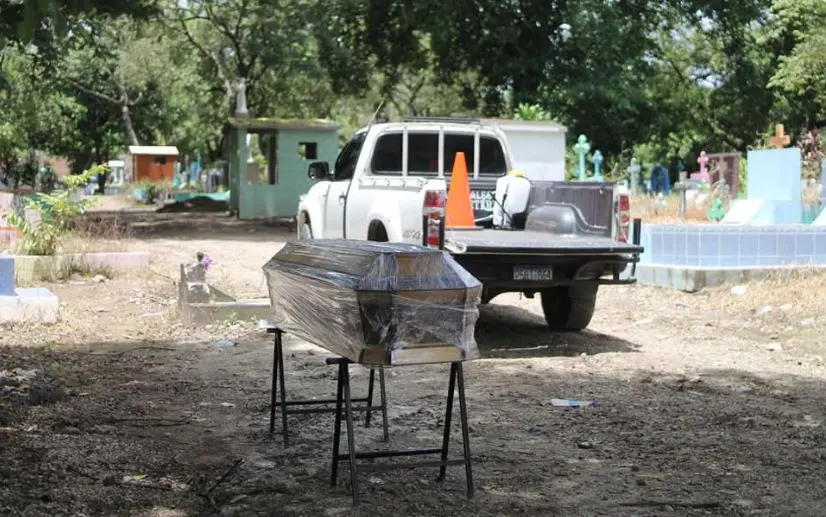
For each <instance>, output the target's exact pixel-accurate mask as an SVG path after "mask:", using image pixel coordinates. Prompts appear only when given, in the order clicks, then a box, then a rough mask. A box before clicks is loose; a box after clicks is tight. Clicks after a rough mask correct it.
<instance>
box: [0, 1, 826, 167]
mask: <svg viewBox="0 0 826 517" xmlns="http://www.w3.org/2000/svg"><path fill="white" fill-rule="evenodd" d="M825 16H826V4H824V2H823V1H822V0H756V1H755V0H729V1H726V2H719V1H718V2H706V1H700V0H679V1H678V0H665V1H656V2H655V1H653V0H638V1H634V2H605V1H603V0H582V1H579V2H551V3H548V2H545V3H542V2H502V1H499V0H474V1H470V0H457V1H455V2H437V1H436V0H421V1H419V2H414V3H411V2H405V1H402V0H383V1H381V2H379V1H377V0H369V1H362V0H329V1H326V2H319V1H317V0H224V1H221V2H217V1H215V0H193V1H188V2H183V3H182V2H177V1H173V0H124V1H122V2H108V3H107V2H102V0H82V1H80V0H78V1H76V0H0V114H2V117H0V173H3V172H2V171H3V169H4V168H5V170H8V171H11V170H14V171H19V170H20V169H19V167H20V164H21V163H23V162H24V161H25V159H26V156H27V154H28V153H29V151H31V150H33V149H36V150H38V151H44V152H48V153H51V154H54V155H58V156H65V157H68V158H70V159H71V160H72V161H73V163H74V165H73V167H74V170H76V171H78V172H79V171H81V170H83V169H85V168H87V167H88V166H89V165H90V164H92V163H105V162H106V161H107V160H108V159H110V158H115V157H118V156H120V155H121V154H122V153H123V152H124V151H125V149H126V146H127V145H130V144H135V143H140V144H146V145H148V144H161V143H169V144H173V145H176V146H178V148H179V149H180V151H181V153H182V155H183V157H186V156H187V155H189V156H192V155H194V154H195V153H199V154H200V156H202V157H204V158H205V159H204V162H205V163H204V164H205V165H209V164H211V163H214V162H216V161H218V160H220V159H221V158H222V157H223V155H224V154H225V149H226V146H225V142H224V141H223V140H224V133H223V129H224V123H225V121H226V118H227V117H228V116H229V115H230V114H231V113H232V112H233V110H234V107H235V96H236V90H235V88H236V85H237V84H238V81H239V80H240V79H243V80H244V82H245V84H246V96H247V103H248V108H249V111H250V113H251V115H253V116H256V117H276V116H277V117H284V118H288V117H296V118H315V117H326V118H333V119H335V120H336V121H338V122H339V123H340V124H341V126H342V133H343V136H344V137H346V136H349V134H350V133H351V132H352V131H353V130H355V129H356V128H357V127H359V126H361V125H363V124H365V123H366V122H367V121H368V120H370V118H371V117H372V115H373V113H374V111H375V110H376V109H377V107H378V106H379V105H380V104H382V109H381V110H380V111H379V113H378V118H379V119H384V118H393V117H396V116H399V115H431V116H437V115H459V114H469V113H472V114H476V115H482V116H497V117H498V116H513V117H515V118H517V119H522V120H551V119H553V120H554V121H556V122H559V123H561V124H564V125H565V126H567V127H568V128H569V137H575V136H577V135H579V134H585V135H586V136H587V137H588V138H589V140H590V141H591V142H592V147H593V149H599V150H600V151H601V152H602V153H603V155H604V156H605V173H606V174H609V173H613V175H614V177H622V176H623V175H624V171H625V169H627V166H628V162H629V161H630V158H631V156H632V155H633V154H636V155H637V156H638V158H640V160H641V161H642V162H643V163H644V164H645V165H646V166H647V167H650V165H652V164H654V163H662V164H663V165H667V166H669V167H671V169H672V171H673V170H674V163H676V161H677V160H678V159H679V160H682V161H683V162H684V163H685V164H687V166H688V168H689V170H690V171H693V170H696V156H697V154H698V153H699V151H701V150H705V151H706V152H708V153H713V152H724V151H733V150H737V151H740V152H744V151H745V150H747V149H748V148H749V146H751V145H753V144H755V143H756V142H758V141H759V139H760V137H761V135H762V134H763V133H764V131H765V130H766V128H770V127H773V125H774V124H775V123H783V124H785V125H786V127H787V128H788V130H789V131H797V130H798V128H800V127H802V126H806V127H807V128H811V127H819V126H824V125H826V93H824V92H826V51H824V50H823V49H826V32H825V31H824V30H823V29H822V23H820V21H821V20H822V19H823V18H824V17H825ZM563 24H565V25H567V26H568V27H569V28H570V31H569V32H567V33H566V32H565V31H560V27H561V26H562V25H563ZM28 43H31V44H30V45H29V44H28ZM571 139H572V138H571ZM566 161H570V157H566ZM12 166H13V167H15V168H14V169H12ZM568 170H573V167H569V168H568ZM14 174H17V172H15V173H14Z"/></svg>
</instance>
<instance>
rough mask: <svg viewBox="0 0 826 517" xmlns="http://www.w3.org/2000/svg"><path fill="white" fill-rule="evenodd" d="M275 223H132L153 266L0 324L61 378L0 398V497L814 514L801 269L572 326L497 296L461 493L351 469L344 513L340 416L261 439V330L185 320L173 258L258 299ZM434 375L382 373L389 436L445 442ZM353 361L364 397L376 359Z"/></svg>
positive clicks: (360, 433) (59, 506)
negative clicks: (57, 315)
mask: <svg viewBox="0 0 826 517" xmlns="http://www.w3.org/2000/svg"><path fill="white" fill-rule="evenodd" d="M285 238H289V235H287V234H285V233H284V232H283V231H282V230H277V229H275V228H270V227H264V226H241V225H238V226H234V227H232V228H229V229H228V228H226V227H225V226H220V227H219V226H216V225H214V224H212V223H209V222H207V223H204V224H203V225H202V227H199V229H197V230H192V231H190V232H189V233H183V232H182V230H181V229H180V228H177V229H169V228H166V229H164V230H162V231H160V230H159V231H153V232H144V233H143V234H142V235H140V236H139V237H135V238H133V239H131V240H129V241H127V242H123V243H121V246H125V247H128V248H131V249H141V250H150V251H152V252H153V264H152V271H153V272H151V273H146V274H140V275H134V276H121V277H115V278H114V279H112V280H110V281H108V282H104V283H95V282H92V281H91V280H89V279H79V278H77V279H74V280H73V281H72V282H67V283H64V284H58V285H53V286H50V287H52V288H53V289H54V291H55V292H56V293H57V294H58V295H59V296H60V298H61V301H62V303H63V307H62V314H63V320H62V321H61V322H60V323H58V324H57V325H55V326H54V327H51V328H45V329H44V328H37V327H31V326H28V327H25V328H21V327H17V328H8V329H3V332H2V333H1V334H0V345H2V347H0V370H3V369H8V370H10V369H12V368H21V369H23V370H27V369H32V368H40V369H43V370H45V371H47V372H49V375H50V376H53V377H55V378H58V379H60V380H61V381H62V382H63V383H64V385H63V388H62V389H63V392H62V393H61V392H57V393H56V394H55V395H54V397H55V398H59V400H58V401H57V402H54V403H45V404H38V405H23V404H14V403H12V401H13V400H15V398H14V397H12V396H6V397H3V396H2V395H0V403H2V404H3V406H2V410H0V426H3V427H2V428H0V515H10V516H41V515H42V516H47V515H48V516H57V515H67V516H70V515H71V516H81V515H85V516H92V515H107V516H108V515H123V516H165V517H172V516H176V517H177V516H195V515H211V514H221V515H239V516H253V515H279V516H299V515H301V516H317V515H325V516H333V515H350V514H354V515H390V514H395V515H399V516H402V515H404V516H407V515H411V516H413V515H415V516H419V515H421V516H433V515H457V516H458V515H467V516H471V515H473V516H495V515H536V516H543V517H544V516H552V515H564V516H595V515H605V516H608V515H610V516H655V515H656V516H659V515H675V516H676V515H685V516H692V515H771V516H774V515H783V516H815V515H820V514H821V513H822V510H821V509H822V508H823V507H824V504H826V483H824V475H823V465H824V460H826V443H824V442H826V440H824V435H823V429H822V420H823V417H824V409H823V408H824V407H826V395H824V393H826V392H824V389H823V388H824V386H823V380H824V378H826V365H824V350H823V349H824V345H822V339H820V336H822V334H823V332H824V330H825V329H826V321H824V319H823V317H822V316H821V315H822V314H823V311H824V308H825V307H824V306H826V296H824V292H826V289H824V285H826V279H824V278H823V277H819V276H811V275H809V276H805V275H804V276H803V277H802V278H795V279H791V280H787V281H783V282H777V283H773V284H767V285H762V286H748V287H747V292H746V294H745V295H742V296H738V295H733V294H731V293H730V292H729V289H728V288H726V289H721V290H719V291H716V292H709V293H702V294H696V295H686V294H681V293H674V292H669V291H664V290H660V289H655V288H646V287H639V286H635V287H613V288H606V289H604V290H603V291H602V292H601V294H600V298H599V305H598V310H597V316H596V317H595V320H594V323H593V325H592V327H591V330H589V331H586V332H583V333H581V334H551V333H549V332H548V331H547V330H546V329H545V328H544V326H543V324H542V319H541V315H540V314H541V312H540V310H539V307H538V301H537V300H527V299H520V297H519V296H503V297H501V298H497V299H496V300H495V303H493V304H491V305H490V306H487V307H483V309H482V316H481V318H480V321H479V324H478V327H477V339H478V342H479V346H480V348H481V350H482V354H483V357H484V359H482V360H479V361H474V362H472V363H468V364H467V365H466V370H465V376H466V383H467V393H468V406H469V412H470V427H471V430H470V441H471V449H472V453H473V459H474V465H473V466H474V478H475V482H476V487H477V492H476V496H475V498H474V499H473V500H470V501H468V500H467V499H466V498H465V497H464V482H465V479H464V472H463V470H462V468H461V467H458V468H454V469H449V470H448V476H447V479H446V480H445V482H443V483H436V482H435V477H436V472H435V471H433V472H431V471H428V470H400V471H393V472H392V473H389V474H385V473H382V474H370V475H365V476H363V478H362V483H361V489H362V504H361V506H360V507H359V508H358V509H356V510H353V509H352V508H351V505H350V498H349V489H348V488H347V487H346V483H345V480H346V476H347V472H348V471H347V469H346V467H344V469H343V472H342V474H343V476H342V479H341V480H340V481H339V485H338V486H337V487H335V488H331V487H330V486H329V472H330V465H329V463H330V451H331V443H332V416H331V415H314V416H312V415H311V416H301V417H291V419H290V425H291V439H292V443H291V446H290V447H288V448H285V447H284V446H283V445H282V442H281V437H280V435H278V434H276V435H275V436H272V437H271V436H270V435H269V434H268V429H267V418H268V413H267V408H268V400H269V380H270V365H271V360H272V355H271V354H272V349H271V342H270V341H269V340H268V339H267V337H266V336H264V335H261V333H260V332H259V331H257V329H255V328H254V326H253V325H252V324H250V323H246V322H234V323H229V324H227V323H225V324H216V325H212V326H209V327H208V328H201V329H184V328H182V327H180V326H179V325H178V324H177V323H176V322H175V318H174V312H173V310H174V305H173V304H174V295H175V288H174V284H173V282H174V278H175V271H176V268H177V264H179V263H180V262H182V261H185V260H189V259H190V258H191V257H192V256H193V255H194V253H195V251H197V250H203V251H206V252H207V253H209V254H210V255H211V256H212V257H213V259H214V260H215V268H214V270H213V271H211V272H210V274H211V276H212V278H213V280H214V281H216V282H217V283H219V284H220V285H221V287H223V288H224V289H228V290H230V291H233V292H235V293H236V294H239V295H243V296H249V295H254V294H256V293H261V294H263V292H264V289H265V286H264V284H263V277H262V275H261V273H260V271H261V270H260V267H261V265H262V264H263V263H264V262H265V261H266V259H268V258H269V257H270V256H271V255H272V254H274V253H275V252H276V251H277V249H278V247H279V246H280V242H281V241H283V240H284V239H285ZM220 340H230V341H233V342H234V343H236V344H235V345H234V346H231V347H228V348H222V347H221V346H219V345H218V344H217V343H218V341H220ZM285 346H286V349H287V359H286V360H287V385H288V389H289V390H290V393H291V395H293V396H296V397H298V396H301V397H310V396H318V397H322V396H323V397H328V396H330V395H331V394H332V393H333V392H334V390H335V379H334V371H333V370H332V369H331V368H330V367H327V366H324V357H326V356H327V355H328V354H327V353H326V352H324V351H323V350H321V349H319V348H316V347H314V346H311V345H308V344H306V343H303V342H299V341H297V340H295V339H293V338H291V337H288V338H287V340H286V342H285ZM446 373H447V368H446V367H439V366H431V367H408V368H398V369H394V370H391V371H390V372H389V373H388V377H387V380H388V398H389V424H390V431H391V445H392V446H393V447H394V448H398V447H403V446H408V445H421V444H425V445H426V444H430V443H435V442H438V440H439V437H440V429H441V426H440V424H441V421H442V419H443V416H442V411H443V405H444V392H445V389H446V385H447V375H446ZM353 379H354V380H353V382H354V385H355V389H356V391H357V393H363V392H364V390H365V387H366V379H367V375H366V372H365V371H363V370H362V369H361V368H355V367H354V369H353ZM51 393H52V392H51V391H50V392H49V394H50V395H49V396H51ZM552 398H570V399H580V400H583V399H584V400H591V399H595V400H597V405H596V406H595V407H592V408H582V409H564V408H558V407H554V406H552V405H551V399H552ZM454 422H455V420H454ZM379 423H380V421H375V424H374V425H372V426H371V427H370V428H368V429H365V428H364V427H363V424H362V422H360V421H358V422H357V424H356V439H357V443H359V444H360V445H361V446H362V447H364V448H380V447H382V444H381V443H380V441H379V438H380V427H381V426H380V425H378V424H379ZM456 431H457V432H455V433H454V435H455V436H456V437H457V441H454V443H453V445H452V450H453V451H454V453H457V454H458V453H459V451H460V450H461V447H460V444H459V442H458V437H459V433H458V428H456ZM239 460H243V462H242V463H240V464H238V466H237V467H235V468H232V467H233V465H236V464H237V463H238V462H239ZM227 473H228V474H227ZM224 474H227V476H226V478H225V479H223V480H222V481H220V482H218V480H219V479H220V478H221V477H222V476H223V475H224ZM213 487H214V488H213ZM210 488H212V491H211V492H209V496H208V497H205V496H203V495H199V493H204V492H206V491H209V490H210Z"/></svg>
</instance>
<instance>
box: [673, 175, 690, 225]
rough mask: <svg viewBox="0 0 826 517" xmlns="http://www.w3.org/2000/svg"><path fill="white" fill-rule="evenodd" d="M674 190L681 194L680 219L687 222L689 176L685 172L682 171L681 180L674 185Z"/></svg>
mask: <svg viewBox="0 0 826 517" xmlns="http://www.w3.org/2000/svg"><path fill="white" fill-rule="evenodd" d="M674 190H676V191H677V192H679V193H680V219H682V220H683V221H685V213H686V208H687V207H686V204H687V199H686V198H687V196H686V191H687V190H688V175H687V174H686V172H685V171H680V179H679V180H678V181H677V183H676V184H675V185H674Z"/></svg>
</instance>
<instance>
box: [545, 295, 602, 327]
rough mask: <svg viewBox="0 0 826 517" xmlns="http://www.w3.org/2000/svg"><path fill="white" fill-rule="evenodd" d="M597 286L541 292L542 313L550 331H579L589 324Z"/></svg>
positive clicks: (595, 299)
mask: <svg viewBox="0 0 826 517" xmlns="http://www.w3.org/2000/svg"><path fill="white" fill-rule="evenodd" d="M597 289H598V286H567V287H565V286H563V287H551V288H548V289H543V290H542V312H543V313H544V314H545V321H547V322H548V326H549V327H550V328H551V330H567V331H575V332H577V331H580V330H582V329H584V328H585V327H587V326H588V324H589V323H591V318H592V317H593V316H594V305H595V304H596V301H597Z"/></svg>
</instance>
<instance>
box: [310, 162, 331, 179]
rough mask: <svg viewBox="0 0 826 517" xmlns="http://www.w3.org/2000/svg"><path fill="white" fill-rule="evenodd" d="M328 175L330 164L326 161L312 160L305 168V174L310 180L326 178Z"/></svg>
mask: <svg viewBox="0 0 826 517" xmlns="http://www.w3.org/2000/svg"><path fill="white" fill-rule="evenodd" d="M329 175H330V165H329V164H328V163H327V162H313V163H311V164H310V167H309V168H308V169H307V176H309V177H310V179H311V180H323V179H327V177H328V176H329Z"/></svg>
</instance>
